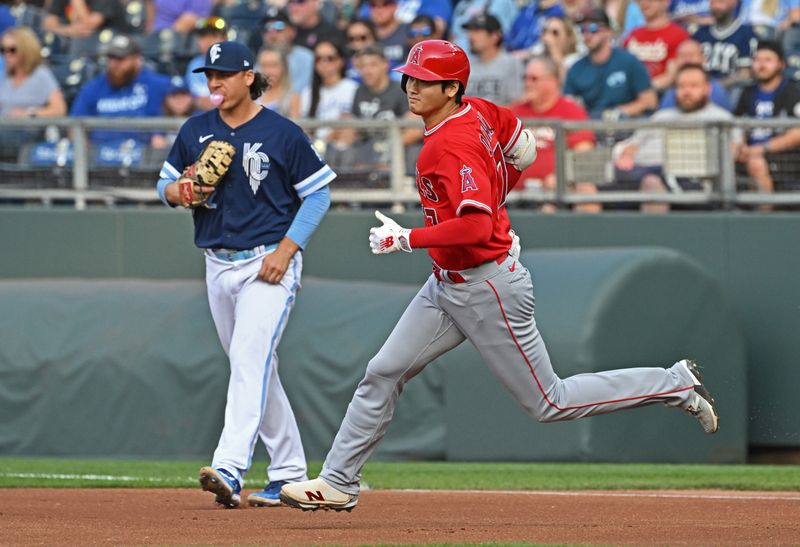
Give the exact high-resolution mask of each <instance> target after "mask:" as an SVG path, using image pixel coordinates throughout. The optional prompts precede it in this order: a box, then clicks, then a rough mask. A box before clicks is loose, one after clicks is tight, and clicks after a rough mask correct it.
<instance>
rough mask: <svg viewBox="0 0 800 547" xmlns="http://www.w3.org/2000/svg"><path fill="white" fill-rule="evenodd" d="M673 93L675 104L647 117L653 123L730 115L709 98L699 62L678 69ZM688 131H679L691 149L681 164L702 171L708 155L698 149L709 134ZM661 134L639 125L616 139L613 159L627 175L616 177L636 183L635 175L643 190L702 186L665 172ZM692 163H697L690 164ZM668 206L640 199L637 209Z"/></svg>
mask: <svg viewBox="0 0 800 547" xmlns="http://www.w3.org/2000/svg"><path fill="white" fill-rule="evenodd" d="M676 97H677V105H676V107H675V108H666V109H663V110H659V111H658V112H656V113H655V114H653V116H651V118H650V119H651V120H652V122H653V124H654V125H656V124H664V123H667V124H668V122H672V121H702V122H719V121H729V120H732V119H733V116H732V115H731V113H730V112H728V111H727V110H724V109H722V108H720V107H719V106H717V105H715V104H714V103H712V102H711V81H710V79H709V76H708V74H706V72H705V70H704V69H703V66H702V65H684V66H682V67H681V68H680V69H679V70H678V74H677V77H676ZM666 131H669V129H666ZM691 132H692V130H685V129H684V130H682V131H681V134H680V138H681V139H682V141H683V145H684V146H686V147H687V149H690V150H692V151H693V154H687V155H685V157H683V158H681V159H682V160H683V165H682V167H683V169H688V170H692V169H695V170H697V172H698V173H705V172H706V171H707V165H706V163H707V161H708V159H707V158H705V157H702V156H704V155H703V154H702V152H701V151H704V150H706V142H707V140H708V139H709V138H712V137H711V134H710V133H709V132H708V129H707V128H705V127H700V128H698V129H697V130H696V133H695V136H692V135H691ZM664 138H665V129H664V128H654V129H640V130H638V131H636V132H635V133H634V134H633V136H632V137H631V138H630V139H628V140H627V141H624V142H623V143H620V146H619V153H618V155H617V158H616V161H615V163H616V167H617V169H618V170H620V171H623V172H627V173H628V175H627V176H622V177H619V179H618V180H621V179H627V180H628V181H630V182H632V183H633V184H634V185H637V179H638V181H639V185H640V188H641V190H642V191H643V192H653V193H664V192H676V193H679V192H685V191H701V190H704V189H705V184H704V183H703V182H702V180H700V179H699V177H675V176H672V175H671V174H670V173H668V172H665V171H666V169H665V167H666V166H665V165H664V162H665V158H664V150H665V148H666V147H665V144H664ZM737 138H738V139H741V134H740V133H739V134H738V136H737V134H734V139H737ZM696 153H700V154H701V157H695V155H694V154H696ZM690 158H691V159H690ZM692 163H699V164H698V165H692ZM669 209H670V205H669V204H668V203H643V204H642V205H641V210H642V211H643V212H649V213H664V212H667V211H669Z"/></svg>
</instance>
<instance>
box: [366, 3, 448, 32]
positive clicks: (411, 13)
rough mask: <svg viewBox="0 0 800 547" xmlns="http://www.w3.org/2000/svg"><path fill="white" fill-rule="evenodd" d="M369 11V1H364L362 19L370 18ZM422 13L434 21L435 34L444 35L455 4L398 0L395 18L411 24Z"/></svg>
mask: <svg viewBox="0 0 800 547" xmlns="http://www.w3.org/2000/svg"><path fill="white" fill-rule="evenodd" d="M369 12H370V5H369V2H362V3H361V7H360V8H359V12H358V16H359V17H361V18H362V19H369ZM421 15H422V16H425V17H428V18H430V20H431V21H432V22H433V25H434V28H435V29H436V32H435V34H437V35H438V36H444V33H445V32H446V31H447V26H448V25H449V24H450V19H451V18H452V16H453V4H452V3H451V1H450V0H425V1H424V2H421V1H420V0H397V11H395V18H396V19H397V21H398V22H400V23H405V24H409V25H410V24H411V22H412V21H413V20H414V19H415V18H417V17H419V16H421Z"/></svg>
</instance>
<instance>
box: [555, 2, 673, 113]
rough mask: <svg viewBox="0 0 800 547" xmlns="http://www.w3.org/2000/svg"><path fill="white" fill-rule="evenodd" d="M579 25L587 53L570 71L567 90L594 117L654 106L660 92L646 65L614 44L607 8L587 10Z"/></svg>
mask: <svg viewBox="0 0 800 547" xmlns="http://www.w3.org/2000/svg"><path fill="white" fill-rule="evenodd" d="M579 26H580V29H581V33H582V35H583V40H584V43H585V44H586V50H587V54H586V55H585V56H584V57H582V58H580V59H579V60H578V61H576V62H575V64H574V65H572V68H570V69H569V71H568V72H567V80H566V83H565V84H564V94H565V95H569V96H572V97H574V98H576V99H578V100H580V101H581V102H582V103H583V106H584V108H585V109H586V110H587V111H588V112H589V116H591V117H592V118H603V119H607V120H616V119H619V118H622V117H635V116H642V115H645V114H646V113H647V112H648V111H650V110H653V109H655V108H656V106H657V105H658V95H657V94H656V92H655V90H654V89H653V86H652V83H651V81H650V75H649V74H648V73H647V68H646V67H645V66H644V65H643V64H642V62H641V61H640V60H639V59H637V58H636V57H634V56H633V55H631V54H630V53H628V52H627V51H626V50H625V49H623V48H619V47H615V46H614V43H613V40H614V33H613V31H612V30H611V24H610V22H609V19H608V15H606V13H605V11H603V10H602V9H592V10H590V11H588V12H587V13H586V14H584V15H583V16H582V18H581V19H580V21H579Z"/></svg>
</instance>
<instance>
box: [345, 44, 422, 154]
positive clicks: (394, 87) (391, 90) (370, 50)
mask: <svg viewBox="0 0 800 547" xmlns="http://www.w3.org/2000/svg"><path fill="white" fill-rule="evenodd" d="M354 62H355V66H356V68H357V69H358V71H359V72H360V73H361V79H362V81H363V83H362V84H361V85H359V86H358V89H357V90H356V94H355V97H354V98H353V109H352V113H351V115H352V117H354V118H358V119H372V120H395V119H399V118H406V117H412V116H411V115H410V114H409V111H408V99H407V97H406V95H405V93H403V91H402V90H401V89H400V86H399V85H398V84H397V83H396V82H393V81H392V80H390V79H389V72H388V71H389V62H388V61H387V59H386V56H385V55H384V53H383V49H382V48H380V47H378V46H370V47H367V48H365V49H362V50H361V51H359V52H358V53H356V55H355V59H354ZM421 139H422V130H421V129H406V130H404V131H403V144H406V145H410V144H413V143H415V142H418V141H419V140H421ZM345 140H347V141H348V142H352V143H354V148H355V151H354V156H355V158H354V161H355V163H356V165H364V166H373V167H381V168H387V167H388V165H389V159H390V151H389V142H388V140H387V137H386V132H385V131H380V130H367V131H364V130H362V131H356V130H348V131H347V134H346V137H345Z"/></svg>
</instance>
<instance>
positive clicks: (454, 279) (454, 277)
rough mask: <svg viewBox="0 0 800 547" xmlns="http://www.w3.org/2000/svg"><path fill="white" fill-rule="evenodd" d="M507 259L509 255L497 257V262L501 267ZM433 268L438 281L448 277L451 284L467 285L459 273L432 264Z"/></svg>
mask: <svg viewBox="0 0 800 547" xmlns="http://www.w3.org/2000/svg"><path fill="white" fill-rule="evenodd" d="M506 258H508V255H507V254H504V255H500V256H499V257H497V258H496V259H495V262H496V263H497V264H498V265H500V264H502V263H503V262H505V260H506ZM487 262H489V261H487ZM483 264H486V262H484V263H483ZM483 264H478V266H482V265H483ZM431 266H432V267H433V275H435V276H436V279H438V280H439V281H444V279H442V277H443V276H447V279H449V280H450V282H451V283H466V282H467V280H466V279H464V276H463V275H461V274H460V273H458V272H454V271H452V270H443V269H442V268H440V267H439V265H438V264H436V263H432V264H431ZM474 267H476V268H477V266H474ZM467 269H469V268H467Z"/></svg>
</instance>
